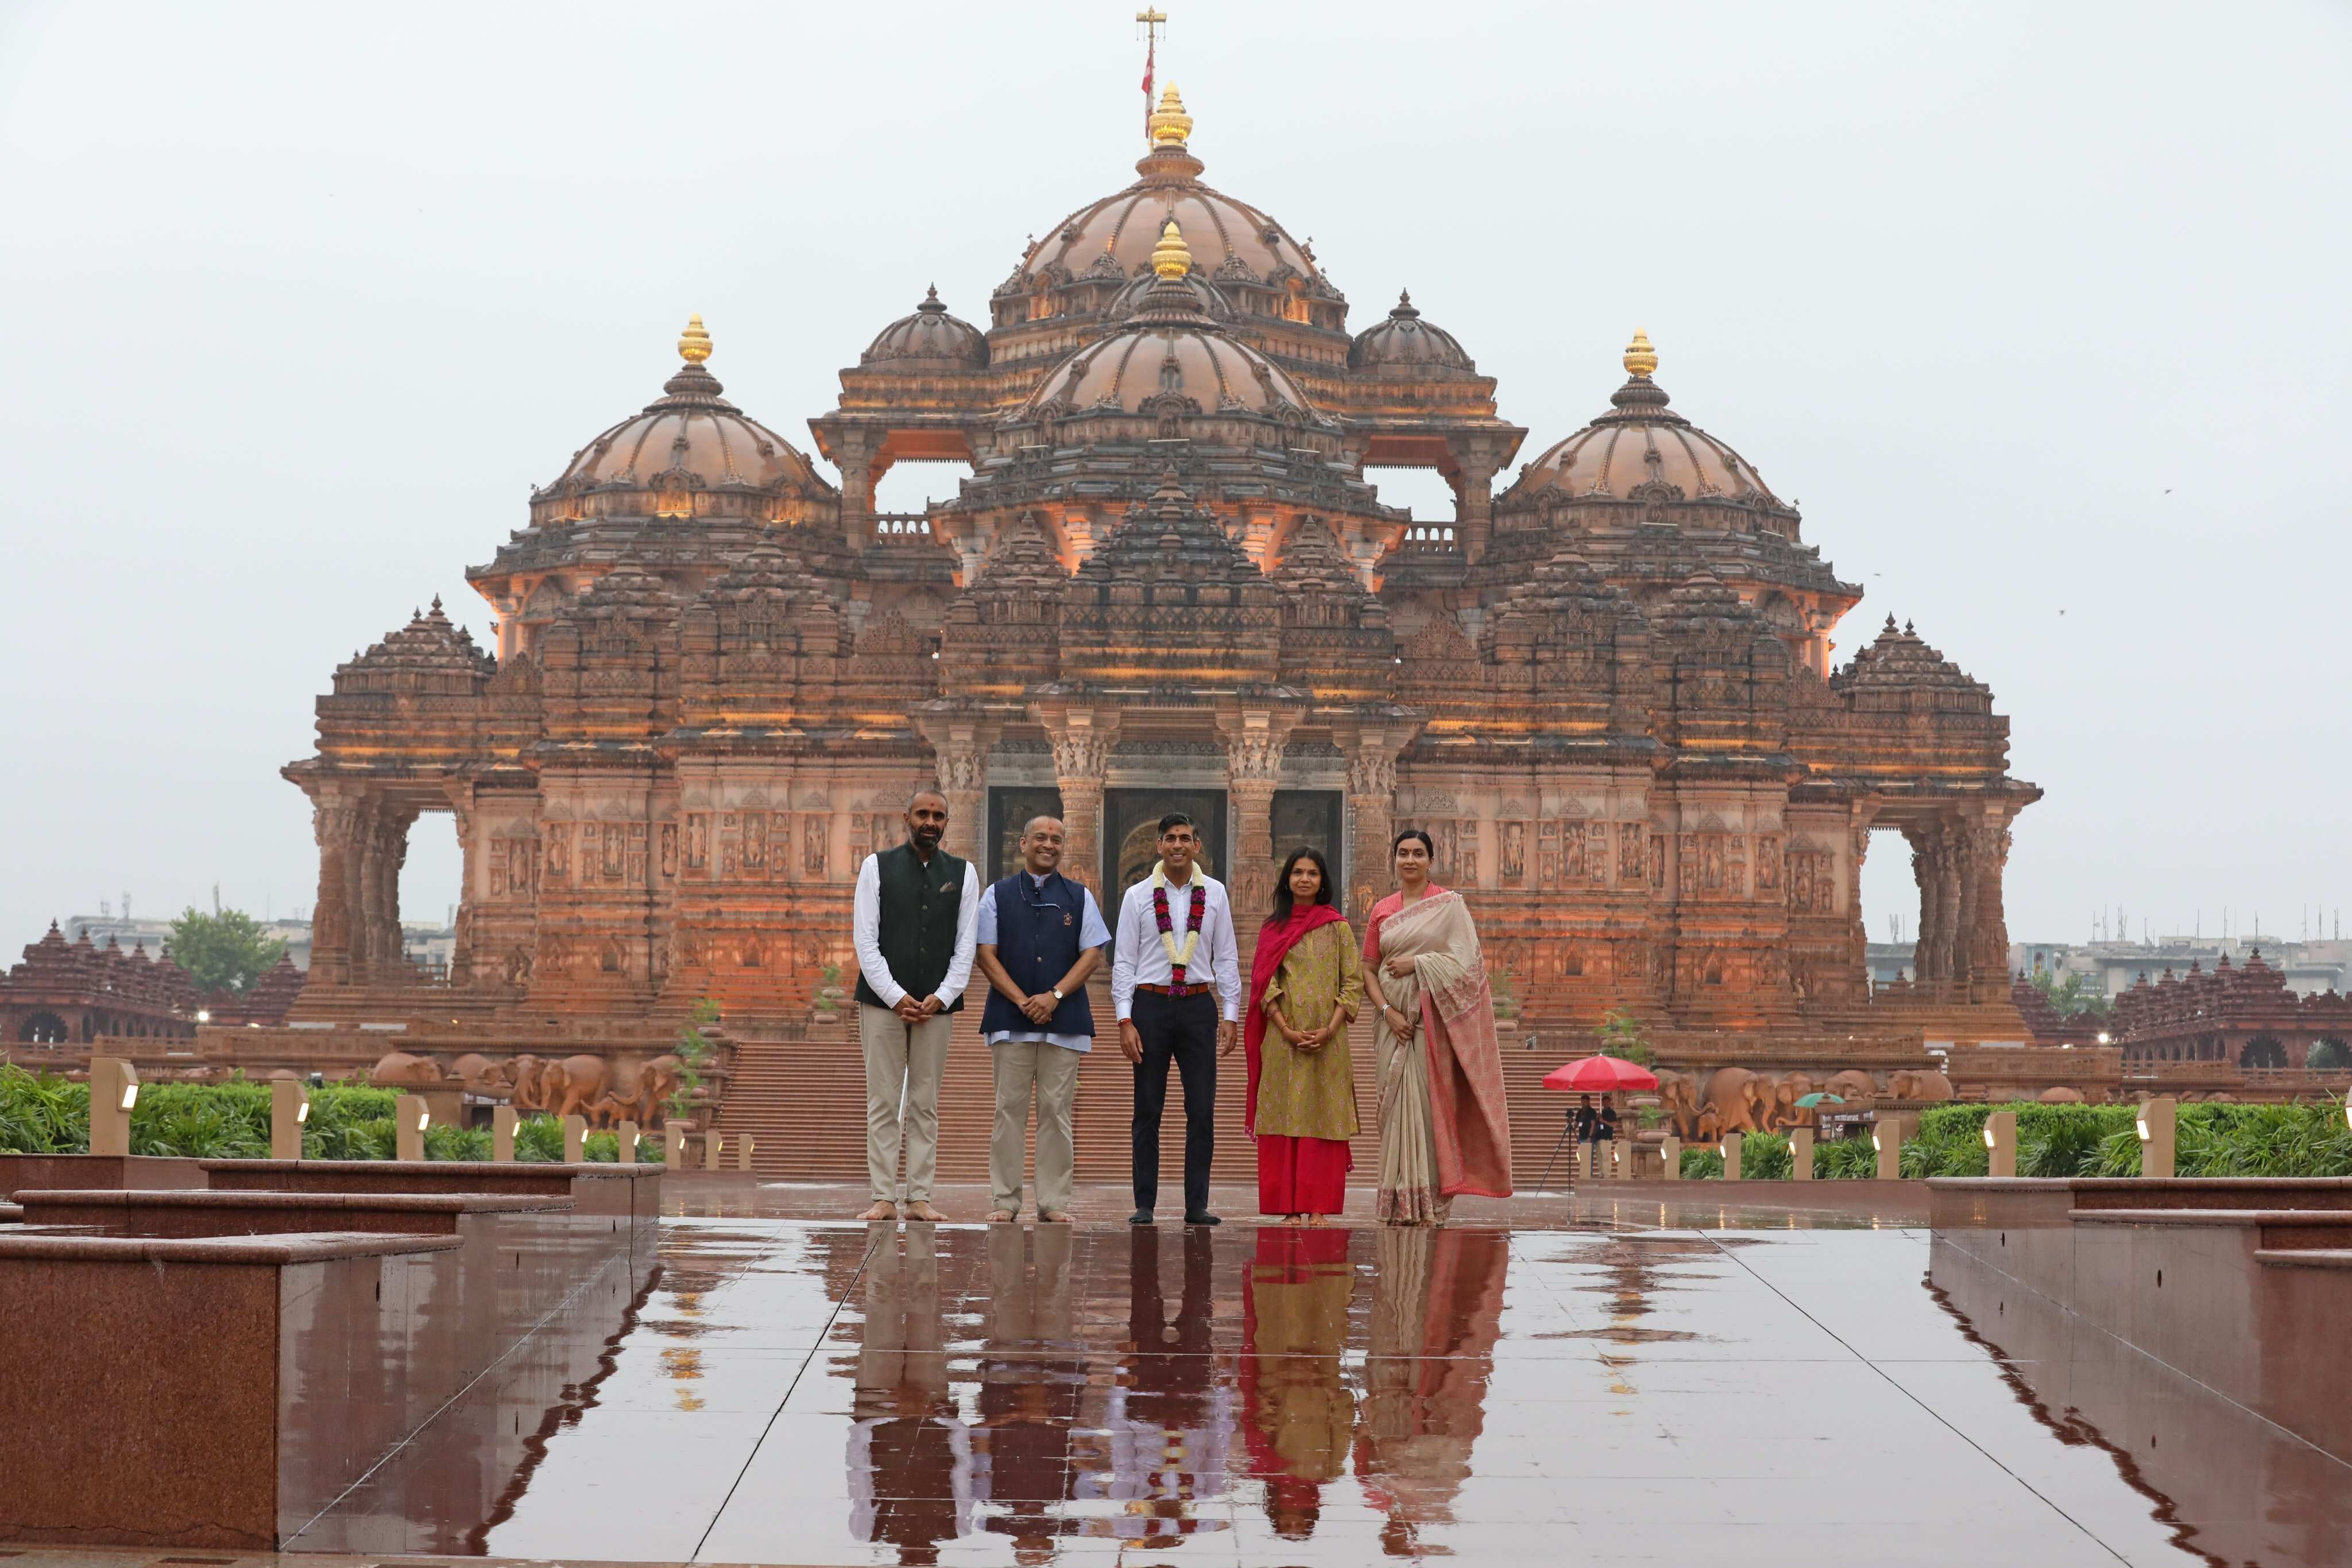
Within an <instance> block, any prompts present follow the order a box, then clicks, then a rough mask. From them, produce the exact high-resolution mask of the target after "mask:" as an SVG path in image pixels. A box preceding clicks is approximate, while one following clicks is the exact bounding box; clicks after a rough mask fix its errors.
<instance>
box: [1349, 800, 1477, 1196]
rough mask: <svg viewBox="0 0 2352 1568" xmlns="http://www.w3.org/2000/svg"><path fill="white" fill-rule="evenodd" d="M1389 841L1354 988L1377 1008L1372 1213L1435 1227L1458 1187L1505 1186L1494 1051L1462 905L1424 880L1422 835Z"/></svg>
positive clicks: (1426, 851) (1473, 938) (1426, 857)
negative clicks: (1376, 1172) (1384, 889)
mask: <svg viewBox="0 0 2352 1568" xmlns="http://www.w3.org/2000/svg"><path fill="white" fill-rule="evenodd" d="M1390 849H1391V854H1393V856H1394V857H1395V862H1396V873H1397V883H1398V890H1397V891H1396V892H1395V893H1392V894H1389V896H1388V897H1386V898H1383V899H1381V901H1380V902H1379V903H1378V904H1374V905H1372V915H1371V922H1370V925H1369V926H1368V927H1367V928H1366V930H1365V932H1364V968H1365V974H1364V988H1365V989H1366V990H1367V991H1368V992H1370V996H1371V998H1372V1003H1373V1005H1374V1006H1375V1007H1378V1008H1379V1009H1381V1023H1380V1031H1379V1036H1378V1039H1379V1049H1380V1067H1381V1176H1380V1190H1379V1206H1380V1207H1379V1212H1380V1217H1381V1219H1382V1220H1384V1221H1388V1222H1391V1223H1395V1224H1402V1225H1429V1224H1439V1225H1442V1224H1444V1221H1445V1217H1446V1214H1447V1211H1448V1210H1450V1209H1451V1208H1452V1207H1453V1205H1454V1198H1455V1197H1459V1196H1460V1195H1462V1194H1463V1193H1465V1192H1467V1193H1475V1194H1478V1195H1479V1196H1481V1197H1509V1196H1510V1195H1511V1124H1510V1117H1509V1114H1508V1113H1507V1111H1506V1110H1505V1109H1504V1106H1503V1053H1502V1048H1501V1046H1500V1045H1499V1044H1498V1043H1497V1041H1496V1038H1495V999H1494V997H1493V995H1492V993H1490V992H1489V991H1488V989H1487V987H1486V960H1485V958H1484V957H1483V956H1481V955H1480V953H1479V950H1478V928H1477V927H1476V926H1475V925H1473V924H1472V923H1471V920H1470V909H1469V906H1468V905H1467V904H1465V903H1464V902H1463V901H1462V898H1461V895H1460V894H1453V893H1448V892H1447V891H1446V890H1445V889H1444V888H1442V887H1439V886H1437V885H1436V884H1435V883H1433V882H1431V881H1430V880H1429V861H1430V853H1431V844H1430V841H1429V835H1428V834H1427V833H1425V832H1423V831H1421V830H1420V829H1418V828H1407V829H1406V830H1405V831H1402V832H1401V833H1399V834H1398V835H1397V836H1396V841H1395V843H1393V844H1392V845H1391V846H1390Z"/></svg>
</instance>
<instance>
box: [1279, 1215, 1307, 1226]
mask: <svg viewBox="0 0 2352 1568" xmlns="http://www.w3.org/2000/svg"><path fill="white" fill-rule="evenodd" d="M1282 1222H1283V1223H1284V1224H1285V1225H1304V1224H1305V1223H1307V1222H1306V1221H1305V1220H1303V1219H1301V1218H1298V1216H1297V1215H1295V1214H1286V1215H1284V1216H1283V1217H1282Z"/></svg>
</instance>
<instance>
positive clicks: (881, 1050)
mask: <svg viewBox="0 0 2352 1568" xmlns="http://www.w3.org/2000/svg"><path fill="white" fill-rule="evenodd" d="M904 821H906V824H907V841H906V842H905V843H903V844H900V845H899V846H898V848H897V849H893V850H885V851H883V852H881V853H880V854H877V855H869V856H867V857H866V863H865V864H864V865H861V866H859V867H858V868H857V893H856V898H855V899H854V900H853V902H852V903H851V905H850V912H851V914H850V919H851V934H852V936H853V939H854V940H855V942H856V947H857V1035H858V1040H859V1042H860V1043H861V1044H862V1045H864V1047H865V1048H866V1174H867V1176H868V1178H869V1179H870V1181H871V1183H872V1186H873V1196H874V1206H873V1207H871V1208H868V1209H867V1210H866V1212H865V1214H864V1215H863V1216H861V1218H866V1219H895V1218H898V1137H899V1128H900V1125H901V1122H902V1115H901V1106H902V1104H903V1107H904V1114H903V1123H904V1125H905V1129H906V1143H907V1194H906V1201H907V1218H909V1219H944V1218H947V1216H945V1215H943V1214H941V1213H940V1211H939V1210H938V1209H936V1208H933V1207H931V1180H932V1177H933V1176H934V1175H935V1174H936V1173H937V1171H938V1167H939V1136H940V1075H941V1074H942V1073H943V1072H944V1071H946V1069H947V1061H948V1028H949V1023H948V1015H949V1014H950V1013H952V1012H954V1011H955V1010H956V1009H959V1008H961V1007H962V1006H963V990H964V986H965V984H966V982H968V981H969V980H970V979H971V952H972V944H973V942H974V941H975V939H976V936H977V933H978V929H979V921H980V877H979V874H978V873H975V872H974V871H973V870H972V868H971V865H970V863H968V862H964V861H961V860H958V859H957V858H956V857H955V856H953V855H951V854H950V853H948V852H946V851H945V850H943V849H941V848H940V835H941V834H942V833H945V832H946V831H947V826H948V802H947V797H946V796H944V795H941V794H940V792H939V791H938V790H936V789H918V790H917V791H915V795H914V798H913V799H912V800H908V802H907V810H906V813H905V817H904Z"/></svg>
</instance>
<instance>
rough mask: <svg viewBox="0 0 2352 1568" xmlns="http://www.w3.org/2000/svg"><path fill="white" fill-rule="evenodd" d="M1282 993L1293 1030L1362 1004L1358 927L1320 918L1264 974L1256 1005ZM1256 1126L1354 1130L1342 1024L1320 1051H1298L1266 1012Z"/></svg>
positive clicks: (1352, 1073)
mask: <svg viewBox="0 0 2352 1568" xmlns="http://www.w3.org/2000/svg"><path fill="white" fill-rule="evenodd" d="M1276 1000H1279V1001H1280V1002H1281V1004H1282V1016H1283V1017H1285V1018H1286V1019H1289V1020H1290V1027H1291V1028H1293V1029H1295V1030H1318V1029H1321V1028H1322V1027H1323V1026H1324V1025H1325V1024H1326V1023H1328V1022H1329V1021H1330V1020H1331V1016H1332V1014H1334V1013H1335V1012H1339V1011H1340V1010H1342V1009H1345V1010H1346V1011H1348V1012H1349V1013H1353V1012H1355V1011H1357V1010H1358V1009H1360V1008H1361V1007H1362V1006H1363V1001H1364V971H1363V961H1362V959H1360V957H1358V956H1357V953H1356V934H1355V933H1354V932H1353V931H1351V930H1349V927H1348V923H1347V922H1346V921H1344V920H1335V921H1333V922H1331V923H1330V924H1329V925H1318V926H1317V927H1316V928H1315V929H1314V930H1312V931H1310V932H1308V933H1307V935H1306V936H1302V937H1300V938H1299V939H1298V942H1297V946H1293V947H1292V948H1291V949H1290V951H1289V952H1288V953H1286V954H1285V955H1284V956H1283V959H1282V967H1281V968H1279V969H1277V970H1276V971H1275V976H1274V978H1273V979H1272V980H1269V981H1268V982H1266V988H1265V996H1263V997H1261V998H1258V1006H1260V1007H1262V1008H1263V1007H1266V1006H1268V1005H1270V1004H1272V1003H1274V1002H1275V1001H1276ZM1251 1130H1252V1131H1253V1132H1257V1133H1265V1134H1275V1135H1276V1136H1281V1137H1291V1138H1334V1139H1344V1138H1352V1137H1354V1136H1355V1135H1356V1134H1357V1132H1358V1131H1359V1130H1360V1124H1358V1122H1357V1120H1356V1070H1355V1064H1354V1062H1353V1061H1351V1060H1350V1059H1349V1053H1348V1031H1347V1030H1344V1029H1343V1030H1340V1031H1339V1033H1337V1034H1335V1035H1333V1036H1332V1037H1331V1038H1330V1039H1329V1040H1327V1041H1325V1042H1324V1044H1323V1048H1322V1049H1321V1050H1320V1051H1301V1050H1299V1049H1298V1048H1297V1046H1294V1045H1292V1044H1291V1043H1290V1042H1289V1041H1288V1040H1285V1039H1283V1038H1282V1031H1281V1030H1278V1029H1276V1028H1275V1026H1274V1019H1273V1017H1272V1016H1271V1015H1268V1017H1267V1019H1266V1025H1265V1047H1264V1049H1263V1052H1262V1056H1261V1065H1260V1069H1259V1073H1258V1084H1257V1125H1256V1126H1255V1127H1254V1128H1253V1129H1251Z"/></svg>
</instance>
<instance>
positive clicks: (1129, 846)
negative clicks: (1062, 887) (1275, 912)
mask: <svg viewBox="0 0 2352 1568" xmlns="http://www.w3.org/2000/svg"><path fill="white" fill-rule="evenodd" d="M1171 811H1182V812H1183V813H1185V814H1186V815H1187V816H1189V817H1191V818H1192V821H1193V824H1194V826H1195V827H1197V828H1198V829H1199V831H1200V834H1201V856H1200V863H1201V869H1202V870H1203V871H1205V872H1207V873H1209V874H1210V875H1211V876H1213V877H1215V878H1216V879H1217V880H1218V881H1220V882H1230V881H1231V880H1232V879H1231V877H1230V876H1228V875H1227V873H1226V868H1227V867H1228V866H1229V865H1231V864H1232V849H1231V841H1230V840H1229V839H1228V838H1227V837H1226V826H1225V792H1224V791H1223V789H1106V790H1104V791H1103V865H1102V873H1103V890H1104V891H1103V904H1104V905H1105V907H1106V911H1109V910H1116V909H1117V908H1118V900H1119V896H1120V895H1121V894H1124V893H1126V892H1127V890H1128V889H1129V888H1130V887H1132V886H1134V885H1135V884H1136V883H1139V882H1141V881H1142V880H1143V879H1144V878H1145V877H1147V876H1150V874H1151V868H1152V867H1153V866H1154V865H1157V864H1158V863H1159V862H1160V818H1161V817H1164V816H1166V815H1167V814H1168V813H1169V812H1171ZM1235 918H1236V919H1238V918H1239V915H1238V914H1237V915H1236V916H1235Z"/></svg>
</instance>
